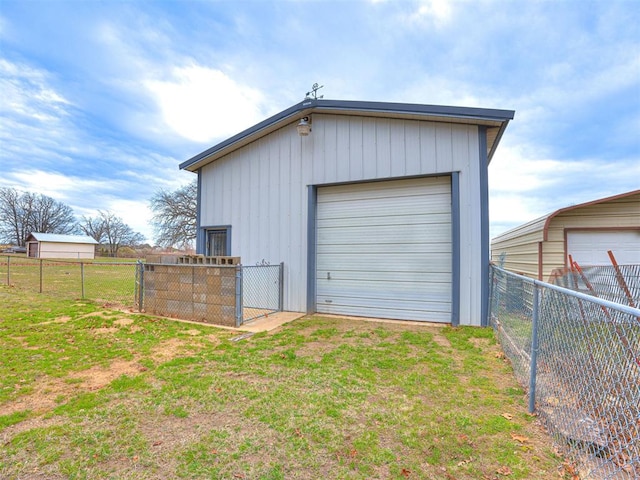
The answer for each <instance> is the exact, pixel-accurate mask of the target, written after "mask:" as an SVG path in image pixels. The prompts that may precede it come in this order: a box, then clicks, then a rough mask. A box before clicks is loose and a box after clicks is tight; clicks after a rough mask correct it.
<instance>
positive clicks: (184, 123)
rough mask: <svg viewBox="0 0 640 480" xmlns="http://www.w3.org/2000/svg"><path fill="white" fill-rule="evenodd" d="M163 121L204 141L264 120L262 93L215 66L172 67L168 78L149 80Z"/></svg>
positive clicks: (192, 138)
mask: <svg viewBox="0 0 640 480" xmlns="http://www.w3.org/2000/svg"><path fill="white" fill-rule="evenodd" d="M145 86H146V87H147V88H148V89H149V90H150V91H151V93H152V94H153V95H154V97H155V99H156V101H157V102H158V105H159V107H160V110H161V112H162V116H163V118H164V121H165V123H166V124H167V125H168V126H170V127H171V128H172V129H173V130H174V131H175V132H176V133H178V134H179V135H181V136H182V137H184V138H187V139H190V140H193V141H196V142H207V141H212V140H213V139H215V138H221V137H227V136H230V135H233V134H235V133H238V132H239V131H241V130H243V129H245V128H248V127H250V126H251V125H254V124H255V123H257V122H259V121H260V120H262V119H263V112H262V108H261V103H262V101H263V97H262V94H261V93H260V92H259V91H257V90H255V89H253V88H250V87H248V86H245V85H242V84H241V83H239V82H236V81H235V80H234V79H232V78H230V77H228V76H227V75H226V74H225V73H223V72H222V71H220V70H218V69H214V68H208V67H203V66H200V65H191V66H188V67H179V68H174V69H173V71H172V78H171V79H170V80H148V81H146V82H145Z"/></svg>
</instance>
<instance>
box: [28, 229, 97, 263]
mask: <svg viewBox="0 0 640 480" xmlns="http://www.w3.org/2000/svg"><path fill="white" fill-rule="evenodd" d="M97 244H98V242H96V241H95V240H94V239H93V238H91V237H88V236H84V235H58V234H55V233H37V232H36V233H31V234H30V235H29V236H28V237H27V241H26V247H27V256H29V257H34V258H75V259H93V258H95V251H96V245H97Z"/></svg>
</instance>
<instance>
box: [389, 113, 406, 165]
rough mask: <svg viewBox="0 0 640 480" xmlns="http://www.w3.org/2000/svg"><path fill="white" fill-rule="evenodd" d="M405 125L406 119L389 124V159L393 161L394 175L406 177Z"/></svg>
mask: <svg viewBox="0 0 640 480" xmlns="http://www.w3.org/2000/svg"><path fill="white" fill-rule="evenodd" d="M404 127H405V121H404V120H398V121H394V122H390V124H389V147H390V148H389V156H390V158H389V160H390V162H391V165H390V168H391V176H392V177H404V176H406V175H407V161H406V158H407V154H406V150H405V134H404V132H405V130H404Z"/></svg>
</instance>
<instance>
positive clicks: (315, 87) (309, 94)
mask: <svg viewBox="0 0 640 480" xmlns="http://www.w3.org/2000/svg"><path fill="white" fill-rule="evenodd" d="M321 88H324V85H318V84H317V83H314V84H313V86H312V87H311V91H309V92H307V94H306V95H305V98H309V99H311V98H312V99H313V100H317V99H319V98H323V97H324V95H320V96H318V90H320V89H321Z"/></svg>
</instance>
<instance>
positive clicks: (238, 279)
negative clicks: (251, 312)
mask: <svg viewBox="0 0 640 480" xmlns="http://www.w3.org/2000/svg"><path fill="white" fill-rule="evenodd" d="M242 318H243V312H242V265H238V266H237V267H236V328H237V327H239V326H240V325H242Z"/></svg>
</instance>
